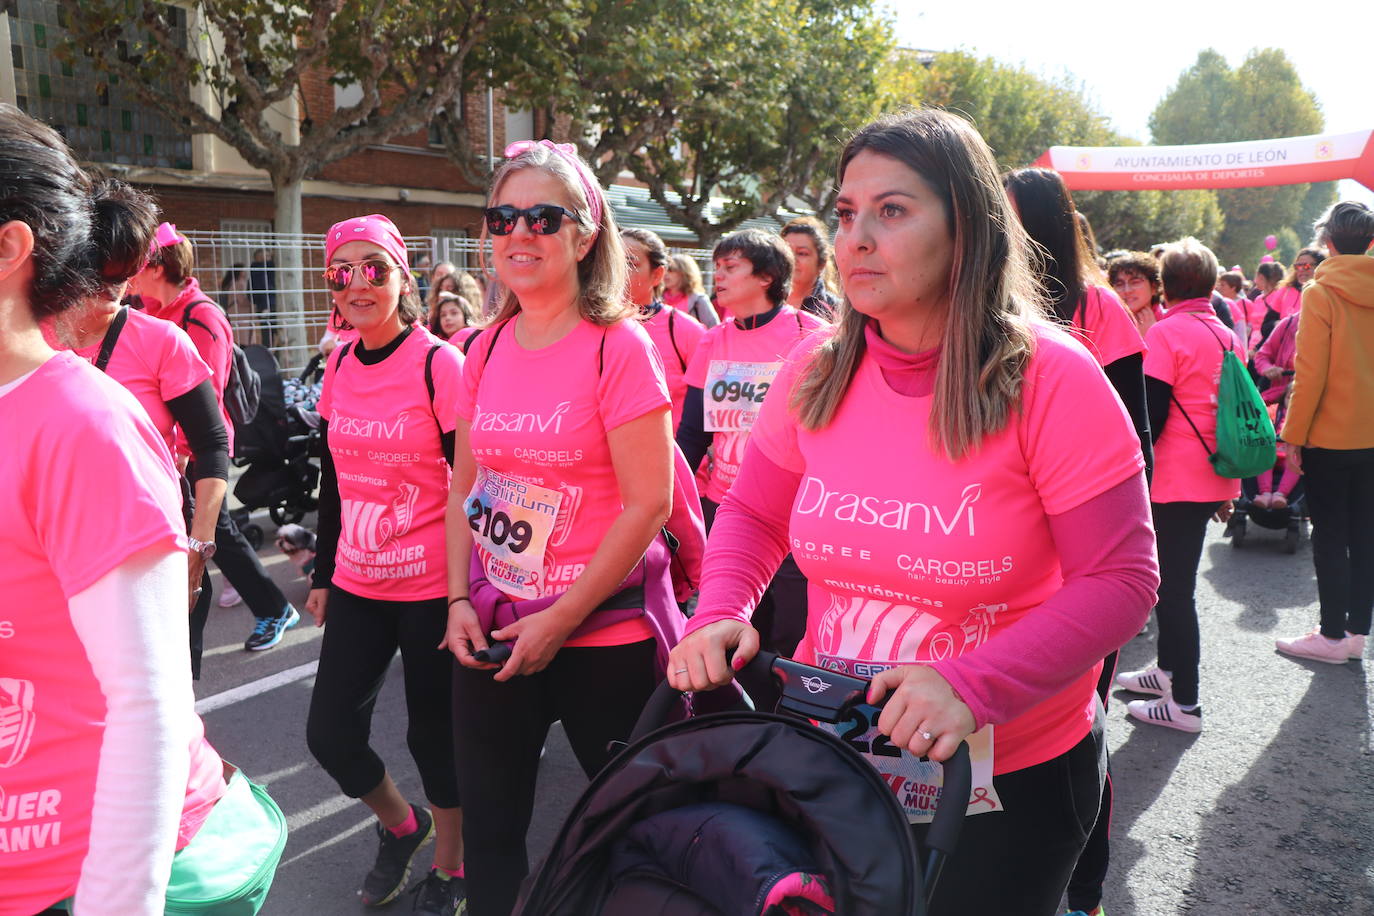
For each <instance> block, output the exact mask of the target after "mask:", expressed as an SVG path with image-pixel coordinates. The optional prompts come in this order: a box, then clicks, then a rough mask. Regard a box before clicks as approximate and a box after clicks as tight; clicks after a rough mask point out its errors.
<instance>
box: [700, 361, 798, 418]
mask: <svg viewBox="0 0 1374 916" xmlns="http://www.w3.org/2000/svg"><path fill="white" fill-rule="evenodd" d="M781 368H782V363H781V362H775V363H736V362H731V361H730V360H726V359H713V360H711V364H710V367H709V368H708V369H707V372H706V388H705V389H704V390H703V391H702V401H703V404H704V406H705V411H706V416H705V417H704V418H703V419H704V423H703V426H702V428H703V429H705V430H706V431H707V432H712V433H719V432H728V433H735V432H748V431H749V430H751V429H753V428H754V421H755V420H757V419H758V416H759V409H760V408H762V407H763V399H764V396H765V395H767V394H768V389H769V388H771V387H773V380H774V379H775V378H777V375H778V370H779V369H781Z"/></svg>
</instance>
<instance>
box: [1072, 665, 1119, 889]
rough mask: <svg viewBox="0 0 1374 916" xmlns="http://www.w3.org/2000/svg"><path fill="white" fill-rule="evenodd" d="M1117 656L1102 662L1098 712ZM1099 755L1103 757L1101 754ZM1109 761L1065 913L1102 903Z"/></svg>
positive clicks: (1108, 860) (1107, 855)
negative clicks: (1094, 818)
mask: <svg viewBox="0 0 1374 916" xmlns="http://www.w3.org/2000/svg"><path fill="white" fill-rule="evenodd" d="M1118 655H1119V653H1117V652H1113V653H1112V654H1111V655H1108V656H1107V657H1106V658H1105V659H1103V661H1102V674H1101V676H1100V677H1098V679H1097V698H1098V699H1099V700H1101V701H1102V708H1103V709H1106V708H1107V693H1108V691H1109V690H1111V687H1112V682H1113V679H1114V678H1115V677H1116V660H1117V656H1118ZM1103 753H1104V754H1105V753H1107V752H1106V750H1105V749H1104V750H1103ZM1113 798H1114V795H1113V792H1112V761H1111V758H1110V756H1108V758H1107V778H1106V779H1105V780H1104V781H1103V783H1102V802H1101V804H1099V805H1098V806H1097V823H1095V824H1093V829H1092V833H1090V834H1088V842H1087V843H1086V844H1085V845H1084V846H1083V851H1082V852H1081V853H1079V854H1078V864H1077V865H1075V866H1074V867H1073V876H1072V877H1070V878H1069V909H1070V910H1082V911H1083V912H1085V913H1091V912H1092V911H1093V910H1095V909H1097V906H1098V904H1100V903H1101V902H1102V885H1103V884H1105V883H1106V881H1107V869H1108V868H1109V867H1110V866H1111V864H1112V845H1111V828H1112V800H1113Z"/></svg>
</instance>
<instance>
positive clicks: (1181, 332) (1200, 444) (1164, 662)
mask: <svg viewBox="0 0 1374 916" xmlns="http://www.w3.org/2000/svg"><path fill="white" fill-rule="evenodd" d="M1160 271H1161V274H1162V277H1163V281H1164V299H1165V301H1166V302H1167V303H1168V311H1167V312H1166V313H1165V316H1164V318H1163V320H1161V321H1160V322H1159V323H1158V324H1156V325H1155V326H1154V327H1152V328H1150V332H1149V334H1147V335H1146V336H1145V344H1146V346H1147V347H1148V348H1149V350H1148V352H1147V353H1146V356H1145V396H1146V400H1147V401H1148V402H1149V405H1150V429H1151V431H1152V433H1151V434H1152V435H1154V437H1155V473H1154V479H1153V480H1152V481H1151V483H1150V509H1151V514H1152V515H1153V517H1154V524H1155V536H1156V539H1157V541H1158V544H1159V577H1160V585H1159V603H1158V604H1157V605H1156V607H1155V612H1156V617H1157V619H1158V620H1159V646H1158V653H1159V658H1158V663H1157V664H1155V665H1152V666H1151V667H1149V668H1145V669H1142V670H1140V671H1128V672H1123V673H1121V674H1119V675H1117V678H1116V682H1117V684H1118V685H1120V686H1121V687H1123V688H1125V689H1127V690H1130V691H1133V692H1135V693H1146V694H1153V695H1155V696H1156V699H1153V700H1132V701H1131V702H1130V703H1128V704H1127V705H1126V710H1127V712H1129V713H1130V714H1131V716H1133V717H1134V718H1136V719H1138V720H1139V721H1141V722H1146V723H1148V724H1150V725H1162V726H1165V727H1168V728H1175V729H1178V730H1180V731H1185V732H1199V731H1201V730H1202V707H1201V706H1200V705H1199V704H1198V668H1199V662H1200V654H1201V642H1200V637H1199V634H1198V621H1197V605H1196V603H1195V600H1194V592H1195V590H1196V588H1197V567H1198V563H1199V562H1200V561H1201V559H1202V542H1203V540H1204V539H1205V537H1206V535H1207V520H1208V519H1210V518H1212V517H1213V516H1218V517H1219V518H1220V519H1221V520H1223V521H1224V520H1225V518H1226V517H1229V515H1230V508H1229V506H1230V501H1231V500H1233V499H1235V498H1236V497H1237V496H1239V495H1240V482H1239V481H1237V480H1232V479H1230V478H1228V477H1219V476H1217V473H1216V471H1215V470H1213V468H1212V463H1211V461H1209V460H1208V458H1209V457H1210V456H1211V454H1212V453H1213V452H1214V451H1215V450H1216V429H1217V386H1218V384H1219V383H1220V379H1221V362H1222V355H1223V354H1224V353H1225V352H1226V351H1227V350H1232V349H1236V348H1238V346H1239V345H1238V343H1237V342H1236V340H1235V338H1234V337H1233V336H1232V335H1231V333H1230V331H1229V329H1228V328H1227V327H1226V325H1224V324H1222V323H1221V321H1220V320H1218V319H1217V317H1216V313H1215V312H1213V310H1212V302H1211V295H1212V286H1213V284H1214V283H1215V282H1216V277H1217V259H1216V256H1215V255H1213V254H1212V252H1211V251H1210V250H1209V249H1208V248H1207V247H1206V246H1205V245H1203V244H1202V243H1201V242H1199V241H1198V240H1197V239H1194V238H1186V239H1184V240H1183V241H1181V242H1178V243H1176V244H1174V245H1170V246H1167V247H1166V248H1165V250H1164V253H1163V256H1162V257H1161V264H1160Z"/></svg>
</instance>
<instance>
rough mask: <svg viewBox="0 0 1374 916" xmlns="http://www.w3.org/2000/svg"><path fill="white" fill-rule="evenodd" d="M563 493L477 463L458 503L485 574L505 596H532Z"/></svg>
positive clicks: (540, 580) (541, 577) (540, 579)
mask: <svg viewBox="0 0 1374 916" xmlns="http://www.w3.org/2000/svg"><path fill="white" fill-rule="evenodd" d="M562 501H563V494H562V493H560V492H558V491H557V490H550V489H549V488H548V487H541V486H539V485H538V484H533V483H526V482H525V481H523V480H516V479H515V478H514V477H507V476H506V475H504V474H498V473H497V472H496V471H493V470H491V469H490V468H485V467H482V466H481V465H478V466H477V479H476V480H474V481H473V484H472V490H471V492H469V493H468V498H467V502H466V503H464V508H465V509H466V511H467V516H468V525H469V526H470V527H471V528H472V536H473V538H474V539H475V540H476V541H477V543H478V544H479V545H481V547H482V549H483V550H484V551H485V552H486V554H487V557H486V562H485V564H484V566H485V568H486V573H487V579H488V581H490V582H491V583H492V584H494V585H496V586H497V587H498V588H500V589H501V591H503V592H505V593H506V594H508V595H515V596H517V597H520V598H538V597H539V596H540V595H541V594H542V585H543V582H544V552H545V550H547V549H548V546H549V535H550V534H552V533H553V529H554V524H555V523H556V522H557V521H558V507H559V505H560V504H561V503H562Z"/></svg>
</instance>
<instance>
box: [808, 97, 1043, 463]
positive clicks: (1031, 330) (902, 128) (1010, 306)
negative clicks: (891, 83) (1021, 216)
mask: <svg viewBox="0 0 1374 916" xmlns="http://www.w3.org/2000/svg"><path fill="white" fill-rule="evenodd" d="M862 152H872V153H877V154H879V155H882V156H887V157H889V158H891V159H895V160H897V161H898V162H901V163H902V164H903V165H905V166H907V167H908V168H910V169H911V170H912V171H914V172H915V173H916V174H917V175H919V176H920V177H921V179H922V180H924V181H925V182H926V183H927V184H928V185H929V186H930V187H931V189H932V190H933V191H934V192H935V193H936V194H937V195H938V196H939V197H940V198H941V199H942V201H943V202H944V207H945V225H946V227H947V229H948V231H949V233H950V235H951V236H952V237H953V240H954V260H953V263H952V264H951V265H950V275H949V288H948V296H949V314H948V318H947V320H946V322H945V330H944V337H943V340H942V352H941V356H940V364H939V368H938V369H937V370H936V376H935V392H934V399H933V405H932V409H931V414H930V426H929V430H928V432H929V435H930V441H931V446H932V447H933V448H935V449H938V450H941V451H943V452H944V453H945V455H946V456H947V457H948V458H949V459H950V460H952V461H957V460H959V459H960V458H963V457H964V456H965V455H967V454H969V453H970V452H972V451H976V450H977V449H978V447H979V445H980V444H981V443H982V440H983V439H984V437H986V436H989V435H992V434H994V433H996V432H998V431H1000V430H1001V429H1002V428H1003V427H1004V426H1006V424H1007V422H1008V420H1009V419H1010V417H1011V414H1012V412H1013V411H1014V409H1015V408H1016V405H1017V404H1018V402H1019V401H1020V398H1021V385H1022V377H1023V375H1024V372H1025V369H1026V365H1027V363H1028V362H1029V361H1030V357H1031V355H1032V353H1033V352H1034V350H1035V324H1036V322H1037V319H1041V320H1043V318H1044V316H1045V314H1046V312H1045V304H1044V301H1043V297H1042V295H1041V294H1040V293H1039V292H1038V287H1037V284H1036V281H1035V276H1034V274H1033V273H1032V272H1031V270H1030V261H1029V256H1028V254H1027V252H1028V245H1027V239H1026V235H1025V230H1023V229H1022V228H1021V224H1020V222H1019V221H1018V220H1017V219H1016V217H1015V215H1014V214H1013V212H1012V210H1011V204H1010V202H1009V201H1008V200H1007V194H1006V191H1005V190H1004V189H1003V188H1002V182H1001V179H1000V178H999V176H998V173H997V164H996V162H995V160H994V159H993V156H992V152H991V151H990V150H989V149H988V146H987V143H986V142H984V140H983V138H982V137H981V136H979V134H978V132H977V131H976V130H974V128H973V127H972V125H970V124H969V123H968V122H967V121H964V120H963V119H961V118H958V117H956V116H955V115H952V114H949V113H948V112H944V111H939V110H935V109H922V110H919V111H914V112H908V113H904V114H898V115H889V116H888V117H885V118H882V119H881V120H878V121H875V122H874V123H872V124H869V125H867V126H866V127H863V128H861V129H860V130H859V131H858V133H856V134H855V135H854V136H853V138H852V139H850V141H849V143H848V144H847V145H846V146H845V148H844V152H843V153H842V154H841V156H840V166H839V181H840V183H841V184H843V183H844V175H845V171H846V169H847V168H848V167H849V164H850V163H851V162H852V161H853V160H854V157H855V156H857V155H858V154H859V153H862ZM836 322H837V327H836V330H835V333H834V335H832V336H831V337H830V339H829V340H827V341H826V342H825V343H823V344H821V345H820V346H819V347H817V349H816V350H815V352H814V354H813V355H812V357H811V360H810V363H809V364H808V365H807V367H806V368H805V369H804V370H803V373H802V376H801V380H800V382H799V384H798V385H797V387H796V389H795V391H794V392H793V394H792V399H791V406H792V408H793V409H794V410H796V411H797V412H798V414H799V416H800V419H801V423H802V425H803V426H805V427H806V428H807V429H811V430H816V429H820V428H822V427H824V426H825V425H827V424H828V423H829V422H830V421H831V420H832V419H834V417H835V413H836V411H837V410H839V406H840V403H841V402H842V401H843V400H844V396H845V394H846V392H847V391H848V389H849V383H850V380H851V379H852V378H853V377H854V373H855V372H856V371H857V370H858V367H859V363H860V362H861V361H862V359H863V354H864V350H865V348H866V344H865V339H864V329H865V328H866V326H867V325H868V322H869V318H868V317H867V316H865V315H864V314H862V313H861V312H859V311H858V310H857V309H855V308H854V306H853V305H852V304H851V303H850V301H849V298H848V297H847V296H846V297H845V300H844V302H842V303H841V305H840V308H839V309H838V313H837V318H836Z"/></svg>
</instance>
